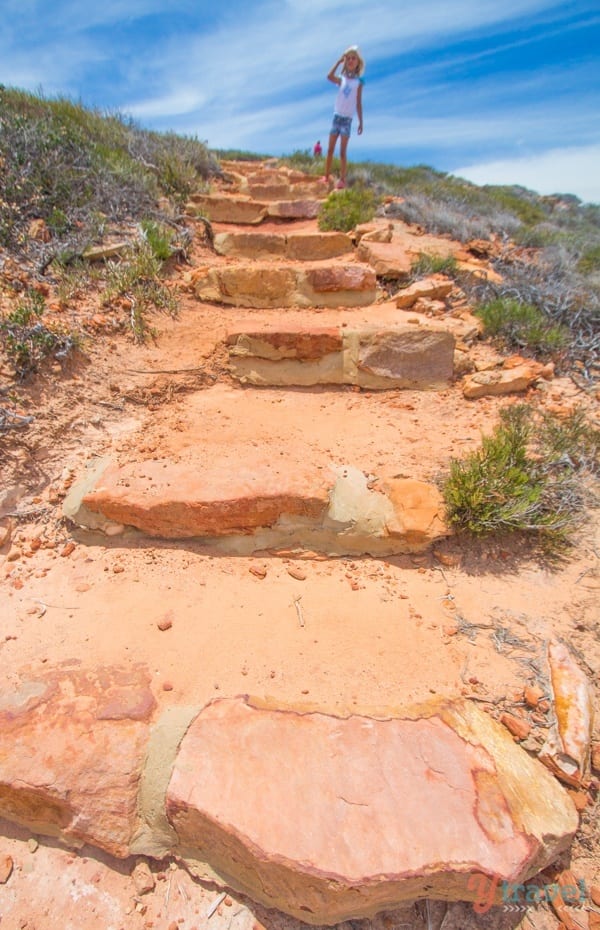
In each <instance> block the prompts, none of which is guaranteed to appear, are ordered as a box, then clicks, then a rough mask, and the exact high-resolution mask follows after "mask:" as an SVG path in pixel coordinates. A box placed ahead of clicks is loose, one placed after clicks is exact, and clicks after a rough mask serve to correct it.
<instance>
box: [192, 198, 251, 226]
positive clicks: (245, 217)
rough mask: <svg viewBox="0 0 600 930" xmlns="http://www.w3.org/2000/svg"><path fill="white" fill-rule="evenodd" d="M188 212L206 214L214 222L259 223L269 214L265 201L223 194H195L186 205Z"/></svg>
mask: <svg viewBox="0 0 600 930" xmlns="http://www.w3.org/2000/svg"><path fill="white" fill-rule="evenodd" d="M186 210H187V212H188V213H190V214H192V215H196V214H199V215H201V216H205V217H206V218H207V219H209V220H211V221H212V222H213V223H239V224H240V225H242V226H243V225H250V226H253V225H257V224H258V223H262V221H263V220H264V218H265V216H266V215H267V207H266V205H265V204H264V203H262V202H260V201H256V200H252V199H251V198H250V197H242V196H237V197H234V196H229V195H223V194H194V195H193V196H192V197H191V199H190V201H189V203H188V204H187V206H186Z"/></svg>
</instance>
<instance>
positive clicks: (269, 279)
mask: <svg viewBox="0 0 600 930" xmlns="http://www.w3.org/2000/svg"><path fill="white" fill-rule="evenodd" d="M189 284H190V287H191V289H192V291H193V293H194V294H195V295H196V297H198V298H199V299H200V300H202V301H208V302H211V303H222V304H228V305H230V306H234V307H255V308H257V309H260V308H279V309H284V308H286V307H357V306H366V305H367V304H372V303H374V301H375V296H376V287H377V279H376V277H375V272H374V271H373V269H372V268H370V267H369V266H368V265H362V264H360V263H356V262H348V263H345V264H331V265H328V264H317V263H314V264H312V265H311V264H309V263H306V262H305V263H303V264H301V265H294V264H291V263H290V264H277V265H274V264H273V263H269V262H265V261H262V262H258V261H255V262H252V263H243V264H242V263H240V264H236V265H222V266H213V267H209V266H205V267H203V268H196V269H194V271H193V272H192V273H191V275H190V277H189Z"/></svg>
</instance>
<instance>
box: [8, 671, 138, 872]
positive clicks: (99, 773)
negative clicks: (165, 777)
mask: <svg viewBox="0 0 600 930" xmlns="http://www.w3.org/2000/svg"><path fill="white" fill-rule="evenodd" d="M154 707H155V700H154V697H153V696H152V693H151V691H150V688H149V676H148V675H147V674H146V673H145V672H144V671H142V670H128V671H123V670H120V669H115V668H106V669H104V668H98V669H95V670H93V671H85V672H84V671H80V670H78V669H77V668H70V669H66V668H65V669H58V670H56V671H54V672H53V673H51V674H49V675H47V676H41V675H33V674H32V675H31V676H30V677H27V676H25V675H24V676H23V677H22V678H21V680H20V681H19V682H18V684H17V685H15V686H14V687H13V688H12V689H11V690H6V689H5V690H4V691H3V693H2V695H1V696H0V816H2V817H5V818H6V819H7V820H11V821H14V822H16V823H18V824H21V825H23V826H26V827H29V829H30V830H32V831H33V832H35V833H40V834H44V835H47V836H58V837H61V838H62V839H63V840H65V841H66V842H68V843H70V844H73V845H76V846H80V845H82V844H83V843H90V844H92V845H94V846H97V847H99V848H100V849H104V850H106V851H107V852H109V853H111V854H112V855H114V856H127V855H128V854H129V843H130V839H131V836H132V834H133V832H134V827H135V824H136V817H137V789H138V780H139V777H140V772H141V770H142V766H143V761H144V756H145V752H146V742H147V738H148V732H149V723H150V719H151V717H152V713H153V711H154Z"/></svg>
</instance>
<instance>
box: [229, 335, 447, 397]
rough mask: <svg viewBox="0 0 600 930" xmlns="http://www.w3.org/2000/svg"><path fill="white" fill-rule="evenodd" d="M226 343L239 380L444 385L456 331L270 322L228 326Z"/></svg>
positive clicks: (387, 386) (386, 387)
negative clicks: (255, 324)
mask: <svg viewBox="0 0 600 930" xmlns="http://www.w3.org/2000/svg"><path fill="white" fill-rule="evenodd" d="M225 344H226V345H227V347H228V351H229V369H230V372H231V374H232V375H233V377H234V378H236V379H237V380H238V381H240V382H241V383H242V384H255V385H279V386H284V385H290V386H291V385H293V386H303V387H309V386H312V385H316V384H352V385H358V386H359V387H362V388H367V389H371V390H390V389H394V388H411V389H413V390H431V389H437V390H442V389H443V388H446V387H448V384H449V382H450V380H451V378H452V375H453V368H454V346H455V340H454V335H453V334H452V332H450V331H449V330H448V329H446V328H444V327H443V326H437V327H436V326H435V325H431V324H429V325H425V326H418V325H414V324H409V323H404V324H402V323H396V324H395V325H393V326H389V324H388V325H387V326H383V327H382V326H381V325H378V324H377V323H376V322H375V321H374V322H373V323H371V324H367V325H364V324H363V325H362V326H360V327H354V326H352V325H342V324H341V323H338V325H335V326H323V325H319V323H318V322H315V323H313V322H309V323H308V324H306V323H305V324H303V325H302V326H301V327H298V326H297V324H296V325H293V324H292V323H290V324H288V325H286V324H285V322H284V323H283V324H275V323H273V324H272V325H270V326H266V325H263V326H262V327H259V328H257V327H249V326H246V327H242V328H240V327H235V328H232V329H231V330H230V331H229V333H228V334H227V337H226V339H225Z"/></svg>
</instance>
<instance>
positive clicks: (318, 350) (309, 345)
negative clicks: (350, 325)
mask: <svg viewBox="0 0 600 930" xmlns="http://www.w3.org/2000/svg"><path fill="white" fill-rule="evenodd" d="M225 341H226V343H227V345H228V346H232V347H233V350H234V351H235V352H238V353H239V354H251V355H253V356H256V357H258V358H269V359H282V358H298V359H316V358H322V357H323V356H324V355H328V354H329V353H330V352H341V351H342V348H343V342H342V330H341V328H340V327H338V326H311V327H310V328H306V329H304V330H298V328H297V327H294V326H286V325H285V323H284V324H281V325H279V326H278V327H277V329H267V328H266V327H265V328H263V329H261V330H259V331H252V330H250V331H249V330H247V329H244V330H239V329H236V330H232V331H231V332H229V333H228V335H227V337H226V340H225Z"/></svg>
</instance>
